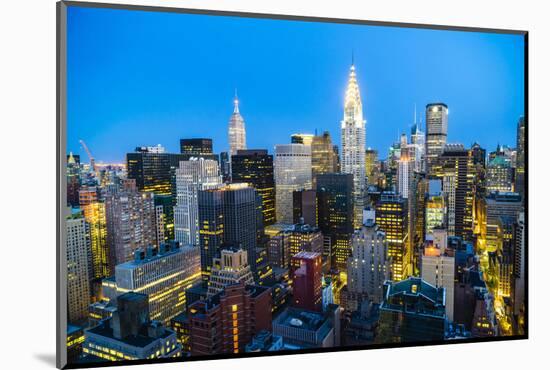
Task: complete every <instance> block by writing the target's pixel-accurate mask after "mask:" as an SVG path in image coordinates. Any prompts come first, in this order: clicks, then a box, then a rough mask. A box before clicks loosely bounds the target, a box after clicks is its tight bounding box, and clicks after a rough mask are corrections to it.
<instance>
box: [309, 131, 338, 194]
mask: <svg viewBox="0 0 550 370" xmlns="http://www.w3.org/2000/svg"><path fill="white" fill-rule="evenodd" d="M336 157H337V154H335V153H334V150H333V145H332V140H331V138H330V134H329V132H328V131H325V132H323V134H322V135H315V136H314V137H313V138H312V140H311V177H312V183H313V189H315V187H316V186H317V185H316V178H317V175H319V174H323V173H334V172H338V159H337V158H336Z"/></svg>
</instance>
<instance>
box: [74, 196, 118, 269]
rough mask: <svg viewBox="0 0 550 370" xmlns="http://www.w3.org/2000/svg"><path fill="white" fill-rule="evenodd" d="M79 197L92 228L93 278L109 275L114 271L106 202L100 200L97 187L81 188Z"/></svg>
mask: <svg viewBox="0 0 550 370" xmlns="http://www.w3.org/2000/svg"><path fill="white" fill-rule="evenodd" d="M79 199H80V209H82V213H83V215H84V218H85V219H86V222H87V223H88V227H89V230H90V251H91V254H92V255H91V257H92V270H93V271H92V275H93V278H97V279H101V278H105V277H108V276H110V275H111V274H112V273H113V271H112V270H111V268H110V266H109V249H108V247H107V220H106V216H105V203H103V202H100V201H99V199H98V194H97V189H96V188H95V187H94V188H88V189H82V190H80V193H79Z"/></svg>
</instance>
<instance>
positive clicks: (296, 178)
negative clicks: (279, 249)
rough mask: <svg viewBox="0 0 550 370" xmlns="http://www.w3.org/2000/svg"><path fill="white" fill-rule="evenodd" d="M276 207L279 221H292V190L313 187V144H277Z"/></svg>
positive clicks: (275, 165) (275, 164)
mask: <svg viewBox="0 0 550 370" xmlns="http://www.w3.org/2000/svg"><path fill="white" fill-rule="evenodd" d="M274 167H275V189H276V191H275V197H276V199H275V209H276V218H277V222H283V223H288V224H290V223H292V221H293V214H292V213H293V209H292V192H293V191H295V190H307V189H311V146H308V145H304V144H280V145H275V163H274Z"/></svg>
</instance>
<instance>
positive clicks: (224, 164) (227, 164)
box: [220, 152, 231, 182]
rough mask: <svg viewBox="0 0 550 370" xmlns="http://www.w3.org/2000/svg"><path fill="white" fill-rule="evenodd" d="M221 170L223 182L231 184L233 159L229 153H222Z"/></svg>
mask: <svg viewBox="0 0 550 370" xmlns="http://www.w3.org/2000/svg"><path fill="white" fill-rule="evenodd" d="M220 170H221V173H222V178H223V182H231V159H230V156H229V152H221V153H220Z"/></svg>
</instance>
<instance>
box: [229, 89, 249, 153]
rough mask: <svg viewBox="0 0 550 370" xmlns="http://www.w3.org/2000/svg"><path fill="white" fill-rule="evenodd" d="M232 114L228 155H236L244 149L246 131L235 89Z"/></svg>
mask: <svg viewBox="0 0 550 370" xmlns="http://www.w3.org/2000/svg"><path fill="white" fill-rule="evenodd" d="M233 104H234V108H233V114H232V115H231V117H230V118H229V129H228V136H229V154H230V155H235V154H237V150H242V149H246V129H245V126H244V119H243V117H242V116H241V113H240V112H239V98H238V97H237V89H235V97H234V98H233Z"/></svg>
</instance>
